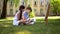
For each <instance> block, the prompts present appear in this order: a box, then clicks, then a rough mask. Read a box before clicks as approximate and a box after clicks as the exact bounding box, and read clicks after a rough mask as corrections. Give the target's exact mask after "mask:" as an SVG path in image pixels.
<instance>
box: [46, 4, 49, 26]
mask: <svg viewBox="0 0 60 34" xmlns="http://www.w3.org/2000/svg"><path fill="white" fill-rule="evenodd" d="M49 10H50V4H49V5H48V10H47V12H46V17H45V23H46V25H47V24H48V16H49Z"/></svg>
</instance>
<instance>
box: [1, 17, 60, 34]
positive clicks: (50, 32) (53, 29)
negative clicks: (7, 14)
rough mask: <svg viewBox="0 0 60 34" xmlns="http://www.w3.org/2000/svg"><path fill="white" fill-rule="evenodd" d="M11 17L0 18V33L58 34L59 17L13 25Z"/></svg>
mask: <svg viewBox="0 0 60 34" xmlns="http://www.w3.org/2000/svg"><path fill="white" fill-rule="evenodd" d="M12 23H13V21H12V18H8V19H1V20H0V34H60V19H57V18H56V19H49V21H48V25H45V23H44V19H37V21H36V23H35V24H34V25H25V26H13V25H12Z"/></svg>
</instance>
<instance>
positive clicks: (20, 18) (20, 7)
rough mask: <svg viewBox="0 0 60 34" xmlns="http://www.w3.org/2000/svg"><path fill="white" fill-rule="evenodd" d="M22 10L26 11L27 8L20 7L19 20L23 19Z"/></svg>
mask: <svg viewBox="0 0 60 34" xmlns="http://www.w3.org/2000/svg"><path fill="white" fill-rule="evenodd" d="M22 9H25V6H23V5H21V6H20V7H19V10H20V18H19V20H21V19H22Z"/></svg>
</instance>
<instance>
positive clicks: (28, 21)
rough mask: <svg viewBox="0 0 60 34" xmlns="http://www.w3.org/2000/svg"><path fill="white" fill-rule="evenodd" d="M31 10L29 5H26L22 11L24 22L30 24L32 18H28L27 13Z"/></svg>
mask: <svg viewBox="0 0 60 34" xmlns="http://www.w3.org/2000/svg"><path fill="white" fill-rule="evenodd" d="M30 12H32V9H31V7H27V8H26V11H24V12H23V14H22V19H23V20H26V22H25V24H30V23H31V22H33V19H30V18H29V13H30Z"/></svg>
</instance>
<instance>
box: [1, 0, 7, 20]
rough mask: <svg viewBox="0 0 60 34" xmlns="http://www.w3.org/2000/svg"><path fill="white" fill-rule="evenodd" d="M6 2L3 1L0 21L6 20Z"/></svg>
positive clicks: (5, 0)
mask: <svg viewBox="0 0 60 34" xmlns="http://www.w3.org/2000/svg"><path fill="white" fill-rule="evenodd" d="M7 2H8V0H4V1H3V9H2V14H1V17H0V18H1V19H4V18H6V13H7Z"/></svg>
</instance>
